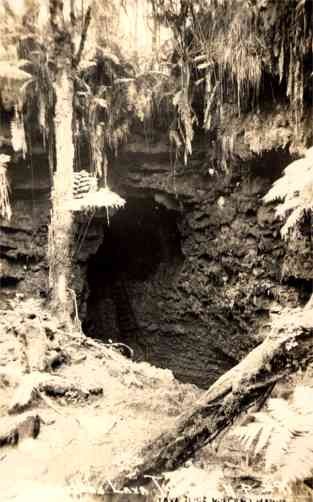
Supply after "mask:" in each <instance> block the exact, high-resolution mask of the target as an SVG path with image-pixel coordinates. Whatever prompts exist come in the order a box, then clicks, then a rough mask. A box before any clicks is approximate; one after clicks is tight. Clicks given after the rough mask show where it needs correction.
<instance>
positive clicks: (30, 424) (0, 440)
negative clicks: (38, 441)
mask: <svg viewBox="0 0 313 502" xmlns="http://www.w3.org/2000/svg"><path fill="white" fill-rule="evenodd" d="M4 422H5V424H4ZM0 429H1V431H0V447H2V446H9V445H12V446H14V445H17V443H18V442H19V441H21V440H22V439H24V438H26V437H31V438H34V439H35V438H36V437H37V436H38V434H39V432H40V417H39V416H38V415H34V416H28V417H26V418H24V419H23V420H20V421H19V422H17V423H15V424H14V425H13V426H12V425H10V424H8V422H7V421H6V420H5V419H2V420H1V421H0Z"/></svg>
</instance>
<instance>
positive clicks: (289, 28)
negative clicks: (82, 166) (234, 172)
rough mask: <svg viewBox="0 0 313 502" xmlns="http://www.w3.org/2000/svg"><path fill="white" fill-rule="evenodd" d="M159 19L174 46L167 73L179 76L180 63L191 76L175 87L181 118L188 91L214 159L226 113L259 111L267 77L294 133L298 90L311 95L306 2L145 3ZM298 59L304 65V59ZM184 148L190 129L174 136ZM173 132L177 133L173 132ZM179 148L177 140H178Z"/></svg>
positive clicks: (312, 14) (310, 14)
mask: <svg viewBox="0 0 313 502" xmlns="http://www.w3.org/2000/svg"><path fill="white" fill-rule="evenodd" d="M150 1H151V3H152V5H153V11H154V12H155V15H156V16H157V17H158V19H159V21H160V22H162V23H165V24H166V25H167V26H169V27H170V28H172V30H173V33H174V38H175V41H176V46H175V49H174V53H173V57H172V63H173V75H175V74H176V75H177V74H178V75H180V76H181V77H182V81H183V80H184V79H183V75H184V73H186V70H185V68H186V65H187V66H188V67H189V71H190V74H191V78H190V79H189V80H188V79H187V80H186V79H185V80H184V83H183V86H182V88H183V89H184V93H185V95H188V100H185V103H184V114H185V115H184V116H183V117H181V108H177V120H178V121H179V120H181V121H182V122H184V118H186V117H188V113H189V112H190V111H192V109H193V102H194V99H195V96H196V95H198V99H199V96H200V99H202V102H203V123H202V126H203V128H204V129H205V130H206V131H208V135H209V139H210V140H212V141H214V145H215V148H216V150H217V152H219V158H220V159H221V160H222V163H224V164H226V163H227V152H224V146H226V148H228V145H227V144H225V143H224V144H222V139H223V135H224V129H225V128H226V126H227V122H228V120H229V113H224V112H225V109H226V107H227V106H228V107H230V108H231V110H232V114H233V113H234V112H235V111H237V114H239V115H240V114H244V113H246V112H248V111H251V110H252V111H253V110H258V109H259V108H262V106H263V102H262V101H261V100H260V95H261V91H262V86H263V84H264V82H265V80H267V81H268V80H272V81H273V82H274V85H275V86H276V89H278V91H277V92H279V94H280V96H279V99H282V100H283V101H284V102H288V101H289V106H288V111H289V119H290V122H291V123H293V124H294V135H295V136H298V135H299V137H300V136H301V121H302V119H303V112H304V100H305V92H307V94H308V95H309V94H310V90H311V94H312V81H311V80H310V79H311V71H312V69H311V70H310V61H312V57H313V44H312V40H313V9H312V2H311V0H290V1H288V2H285V3H284V8H281V7H282V4H281V0H262V1H260V2H259V1H249V0H205V1H204V0H196V1H193V0H150ZM305 61H306V63H305ZM178 136H182V137H180V141H181V142H183V143H184V142H186V143H185V145H184V148H185V151H187V152H188V151H189V150H190V144H189V140H190V137H191V136H190V134H188V135H187V137H185V138H184V135H181V134H178ZM175 137H177V134H176V135H175ZM179 146H181V145H179Z"/></svg>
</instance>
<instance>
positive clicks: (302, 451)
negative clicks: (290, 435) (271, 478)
mask: <svg viewBox="0 0 313 502" xmlns="http://www.w3.org/2000/svg"><path fill="white" fill-rule="evenodd" d="M311 418H312V417H311ZM311 424H312V422H311ZM312 471H313V430H312V425H311V429H310V431H309V433H308V432H306V433H304V432H301V434H299V435H298V436H295V437H294V439H293V441H292V442H291V444H290V446H289V448H288V451H287V452H286V455H285V456H284V457H283V461H282V465H281V469H280V473H279V474H280V477H281V479H282V481H283V482H284V483H285V484H286V485H287V484H290V483H294V482H296V481H299V480H303V479H305V478H308V477H310V476H311V475H312Z"/></svg>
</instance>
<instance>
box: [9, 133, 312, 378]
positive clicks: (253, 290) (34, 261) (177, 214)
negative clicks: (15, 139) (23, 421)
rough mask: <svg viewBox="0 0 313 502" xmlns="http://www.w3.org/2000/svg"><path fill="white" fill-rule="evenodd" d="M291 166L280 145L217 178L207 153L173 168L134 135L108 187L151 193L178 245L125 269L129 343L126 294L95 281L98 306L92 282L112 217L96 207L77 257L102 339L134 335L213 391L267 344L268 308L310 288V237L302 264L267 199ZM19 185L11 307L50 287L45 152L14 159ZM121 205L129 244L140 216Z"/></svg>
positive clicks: (85, 313)
mask: <svg viewBox="0 0 313 502" xmlns="http://www.w3.org/2000/svg"><path fill="white" fill-rule="evenodd" d="M197 156H198V158H197ZM289 162H290V157H289V155H288V154H287V153H285V152H283V151H277V152H275V151H273V152H269V153H267V154H264V155H263V156H262V157H260V158H259V159H257V160H256V161H253V162H252V161H249V162H248V163H245V164H243V165H242V166H240V168H238V169H237V170H234V171H233V174H232V175H230V174H229V175H225V176H224V177H217V176H215V175H214V174H213V175H210V174H209V170H208V169H207V166H206V165H205V160H204V157H203V155H202V154H201V153H199V151H198V153H196V154H195V156H194V159H193V161H192V163H191V166H190V167H189V168H188V169H186V168H185V169H179V168H177V170H176V173H175V176H174V172H173V167H172V164H171V162H170V159H169V155H168V151H167V149H166V148H164V143H162V142H161V143H160V144H158V145H155V146H154V147H151V145H150V146H147V145H146V144H143V143H140V142H138V141H137V142H136V141H134V142H133V143H131V144H130V145H129V146H128V147H127V149H125V151H124V153H123V154H122V155H121V156H120V157H119V159H118V160H117V161H116V162H115V164H114V165H113V166H112V169H111V174H110V178H111V179H110V184H111V186H112V188H113V189H115V190H116V191H118V192H119V193H120V194H121V195H122V196H124V197H125V198H126V199H127V198H128V199H129V200H136V201H137V206H138V205H139V206H138V207H137V214H139V215H140V214H141V213H142V214H143V215H144V213H145V211H146V209H145V207H146V206H147V204H148V206H149V204H150V205H151V201H154V202H153V204H152V205H153V207H155V208H156V209H157V210H158V211H159V212H161V213H162V214H163V216H162V218H163V220H162V218H161V219H160V218H159V220H155V221H154V222H153V225H154V226H155V232H156V233H158V232H159V233H160V231H161V230H160V227H162V228H163V227H164V228H169V227H167V226H166V225H165V224H164V222H165V220H167V219H168V218H169V215H171V218H172V220H173V221H175V224H174V223H173V224H174V227H175V228H174V227H171V228H173V229H174V230H175V229H176V230H175V231H177V233H178V239H179V243H178V244H177V246H176V251H175V252H173V253H170V254H168V253H167V252H166V251H164V250H163V251H162V252H160V253H159V256H158V258H157V259H156V260H155V261H154V265H153V267H150V269H149V267H148V269H147V272H146V274H144V275H143V276H140V274H139V275H138V274H137V276H136V274H135V273H133V274H132V273H126V275H125V277H124V289H126V294H127V299H126V300H125V298H124V300H123V301H124V302H126V301H128V302H129V304H130V306H131V309H132V312H133V316H134V323H135V325H136V326H135V329H134V330H133V337H132V334H131V330H130V334H129V336H128V338H127V339H124V340H123V336H121V333H118V331H119V328H118V325H117V322H116V316H117V312H116V309H118V304H119V300H118V299H116V297H115V299H114V298H113V296H112V291H109V292H108V285H107V284H106V283H105V279H104V281H103V282H101V281H100V282H99V283H98V289H99V290H98V293H97V295H96V301H94V300H93V301H91V302H90V298H92V295H93V294H94V291H93V290H92V284H89V285H88V281H87V276H88V267H89V270H90V266H91V265H90V264H91V263H92V260H94V259H95V257H96V256H98V264H97V265H96V266H97V267H99V272H100V269H101V267H102V263H101V256H100V255H99V249H100V246H101V244H102V246H103V249H104V255H105V249H106V246H109V243H110V236H109V234H106V232H105V215H100V214H99V215H97V216H96V217H95V218H94V219H93V221H92V223H91V224H90V226H89V228H88V230H87V231H86V235H85V237H84V239H83V240H82V241H81V245H80V246H79V249H78V248H77V249H76V254H75V260H74V261H75V267H74V271H75V289H76V292H77V295H78V300H79V305H80V314H81V318H82V320H83V322H84V321H85V322H86V320H88V317H89V318H90V317H93V321H95V319H96V321H97V323H98V328H99V325H100V330H99V329H98V330H97V333H96V335H97V336H98V337H99V333H100V335H101V327H102V328H103V330H102V333H103V339H104V340H105V341H107V340H108V338H109V336H110V335H111V339H113V341H114V340H119V341H125V342H127V343H129V344H130V345H131V346H132V347H133V348H134V349H135V351H138V353H140V354H141V356H140V357H141V359H142V358H146V359H147V360H148V361H149V362H151V363H152V364H155V365H157V366H160V367H165V368H169V369H171V370H173V372H174V373H175V375H176V376H177V377H178V378H179V379H181V380H183V381H188V382H193V383H196V384H197V385H199V386H202V387H207V386H208V385H209V384H210V383H211V382H212V381H213V380H214V379H216V378H217V377H218V376H219V375H220V374H221V373H223V372H225V371H226V370H227V369H228V368H230V367H231V366H233V365H234V364H236V362H237V361H239V360H240V358H241V357H243V356H244V354H246V353H247V352H248V351H249V350H250V349H251V348H252V347H254V346H255V345H256V344H257V343H259V342H260V340H261V339H262V337H263V336H264V335H265V334H266V331H267V326H268V319H269V315H270V313H274V312H279V311H280V309H281V308H282V307H283V306H285V305H288V306H291V307H292V306H296V305H298V304H299V303H303V302H305V300H307V299H308V296H309V294H310V288H311V281H312V266H310V263H312V253H311V251H310V248H309V247H308V241H307V240H305V239H304V240H303V241H301V242H300V244H301V243H302V244H301V245H302V248H303V249H302V250H303V260H299V252H298V251H297V249H291V250H289V251H288V250H287V249H286V245H285V244H284V243H283V242H282V240H281V238H280V234H279V228H280V224H279V222H277V221H276V220H275V218H274V212H273V208H272V207H265V206H264V205H263V203H262V196H263V195H264V193H265V192H266V191H267V189H268V188H269V186H270V185H271V183H272V181H273V179H275V178H276V177H277V176H279V174H280V173H281V170H282V169H283V168H284V167H285V166H286V165H287V164H288V163H289ZM13 169H14V170H13ZM11 184H12V200H13V218H12V220H11V222H10V223H8V222H4V221H1V224H0V232H1V234H0V252H1V255H0V260H1V263H0V264H1V307H2V308H3V307H5V306H7V305H8V300H9V299H10V297H11V296H12V295H15V294H16V293H20V294H24V295H25V296H33V297H36V296H38V297H39V296H45V295H47V287H48V281H47V276H48V267H47V260H46V247H47V225H48V221H49V210H50V203H49V190H50V179H49V174H48V167H47V165H46V161H45V159H43V158H40V157H38V158H36V159H34V160H33V162H32V165H31V166H30V167H28V166H27V164H26V163H21V165H15V166H14V167H12V176H11ZM140 201H142V206H140ZM147 201H150V202H147ZM149 210H150V209H149ZM122 211H125V214H124V220H123V228H124V227H125V228H124V233H125V238H124V240H123V239H122V242H123V243H124V246H125V248H126V249H127V242H128V238H129V236H131V233H130V228H131V226H132V217H133V216H132V213H131V211H130V213H129V219H127V218H128V216H127V214H128V213H127V206H126V209H123V210H122ZM149 214H150V213H149V212H148V213H147V218H148V219H149V218H150V216H149ZM151 214H152V213H151ZM115 216H116V217H117V214H116V215H115ZM113 219H114V216H113V217H112V222H113ZM84 221H85V220H84ZM162 221H163V224H162ZM85 230H86V221H85V223H83V224H77V228H76V239H77V241H78V240H79V237H81V235H82V232H84V231H85ZM142 231H143V234H144V231H145V230H144V228H143V229H142ZM150 231H151V229H150ZM166 231H168V230H165V232H166ZM161 234H162V231H161ZM163 234H164V232H163ZM150 235H152V234H150ZM130 238H131V237H130ZM143 238H145V237H143ZM160 239H161V240H160ZM160 239H159V241H157V242H160V243H162V242H163V243H164V242H165V243H168V241H169V236H167V237H166V238H165V237H164V236H163V237H162V238H160ZM162 239H163V240H162ZM164 239H165V240H164ZM303 243H304V244H303ZM97 252H98V255H97ZM140 252H141V256H139V257H138V259H139V260H142V264H143V266H147V264H148V263H149V260H150V258H149V259H148V254H149V251H147V249H146V250H145V249H144V246H140V245H139V246H138V253H139V254H140ZM310 253H311V254H310ZM113 254H114V253H113ZM99 256H100V261H99ZM102 256H103V255H102ZM310 260H311V261H310ZM150 261H151V260H150ZM295 264H297V266H296V267H295ZM301 264H302V265H301ZM137 266H138V263H137ZM283 272H284V280H282V275H283ZM88 297H89V305H88ZM91 304H92V306H93V310H92V309H91V308H90V305H91ZM86 326H87V325H86ZM86 329H87V331H88V329H89V328H88V326H87V328H86ZM90 334H92V333H90Z"/></svg>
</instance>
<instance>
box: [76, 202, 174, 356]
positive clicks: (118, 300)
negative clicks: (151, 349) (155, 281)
mask: <svg viewBox="0 0 313 502" xmlns="http://www.w3.org/2000/svg"><path fill="white" fill-rule="evenodd" d="M179 217H180V215H179V213H178V212H177V211H174V210H169V209H167V208H165V207H164V206H163V205H160V204H158V203H156V202H155V199H154V198H153V197H146V198H139V197H138V198H129V199H127V204H126V206H125V208H123V209H120V210H119V211H117V212H116V213H115V214H114V215H113V216H112V217H111V218H110V222H109V224H105V225H104V227H103V233H104V236H103V242H102V244H101V245H100V247H99V249H98V251H97V253H96V254H94V255H92V256H91V258H90V260H89V263H88V271H87V283H88V300H87V315H86V318H85V320H84V322H83V325H82V327H83V330H84V332H85V333H86V334H87V335H89V336H92V337H95V338H98V339H101V340H103V341H104V342H107V341H108V340H112V341H113V342H115V343H116V342H117V343H126V344H127V345H129V346H130V347H132V348H133V349H134V350H135V356H138V355H139V357H140V358H145V356H144V348H143V347H140V345H141V344H140V335H141V327H140V323H139V322H138V320H137V316H136V313H135V311H134V305H133V301H132V283H134V282H136V284H138V283H139V284H140V283H144V282H146V281H149V279H150V278H151V277H153V275H154V274H155V273H156V272H157V270H158V267H159V266H160V264H161V263H162V264H163V265H164V264H167V263H171V264H173V263H181V262H182V261H183V255H182V251H181V245H180V235H179V231H178V228H177V222H178V219H179Z"/></svg>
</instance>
